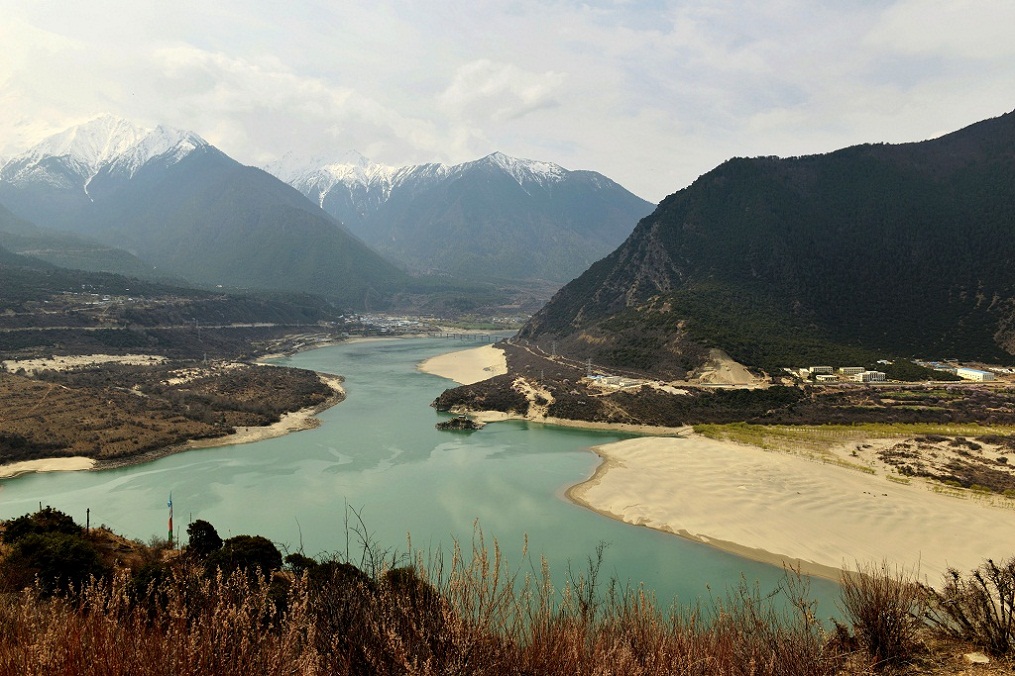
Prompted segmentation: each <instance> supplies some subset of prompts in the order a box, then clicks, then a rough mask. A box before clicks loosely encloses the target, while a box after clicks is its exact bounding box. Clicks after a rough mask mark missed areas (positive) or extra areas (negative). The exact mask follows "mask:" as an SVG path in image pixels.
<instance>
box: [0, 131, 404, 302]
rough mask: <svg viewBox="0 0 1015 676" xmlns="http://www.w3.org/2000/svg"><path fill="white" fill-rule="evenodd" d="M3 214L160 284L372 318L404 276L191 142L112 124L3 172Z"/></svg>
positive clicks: (277, 188)
mask: <svg viewBox="0 0 1015 676" xmlns="http://www.w3.org/2000/svg"><path fill="white" fill-rule="evenodd" d="M0 204H4V205H5V206H7V207H8V208H9V209H10V210H11V211H12V212H13V213H15V214H16V215H17V216H19V217H21V218H24V219H27V220H29V221H32V222H34V223H37V224H39V225H42V226H44V227H47V228H55V229H60V230H65V231H68V232H73V233H76V234H80V235H86V236H89V237H94V238H95V239H98V240H99V241H101V242H104V243H106V244H109V245H114V246H119V247H122V248H124V249H127V250H129V251H131V252H133V253H135V254H136V255H137V256H138V257H140V258H141V259H142V260H144V261H145V262H146V263H148V264H149V265H151V266H153V267H155V268H157V270H158V272H159V274H173V275H178V276H181V277H184V278H186V279H188V280H190V281H192V282H195V283H201V284H206V285H222V286H225V287H245V288H260V289H280V290H287V291H300V292H313V293H320V294H324V295H327V296H329V297H331V298H334V299H336V300H338V301H339V302H341V303H343V304H346V305H349V306H351V307H364V306H366V305H368V304H373V305H375V306H376V304H377V303H379V302H382V301H383V299H384V298H385V297H386V296H387V294H389V293H390V292H391V290H392V289H393V288H394V287H396V286H398V285H399V284H401V283H403V281H404V275H403V273H401V272H400V271H399V270H397V269H396V268H395V267H394V266H393V265H391V264H390V263H388V262H387V261H385V260H384V259H382V258H381V257H379V256H378V255H377V254H376V253H374V252H373V251H372V250H370V249H369V248H368V247H367V246H365V245H364V244H363V243H362V242H360V241H359V240H358V239H357V238H355V237H354V236H352V235H351V234H350V233H349V232H348V231H347V230H346V229H344V228H343V227H342V226H341V225H340V224H339V223H337V222H336V221H335V220H334V219H333V218H331V217H330V216H328V215H327V214H326V213H324V212H323V211H322V210H321V209H320V208H319V207H317V206H315V205H314V204H312V203H310V202H309V201H308V200H306V198H304V197H303V196H302V195H301V194H300V193H299V192H298V191H296V190H294V189H293V188H291V187H289V186H288V185H286V184H284V183H282V182H281V181H279V180H278V179H276V178H274V177H273V176H270V175H269V174H267V173H265V172H263V171H261V170H259V169H255V168H253V167H245V166H243V165H241V164H239V163H238V162H236V161H235V160H233V159H231V158H229V157H228V156H226V155H225V154H224V153H222V152H221V151H219V150H218V149H216V148H215V147H213V146H211V145H210V144H208V143H207V142H205V141H204V140H202V139H201V138H200V137H198V136H197V135H196V134H193V133H190V132H181V131H176V130H170V129H167V128H163V127H158V128H156V129H150V130H148V129H141V128H139V127H136V126H134V125H132V124H130V123H128V122H125V121H122V120H117V119H116V118H112V117H109V116H105V117H101V118H97V119H96V120H93V121H91V122H89V123H86V124H84V125H81V126H79V127H76V128H73V129H70V130H67V131H66V132H63V133H61V134H58V135H56V136H54V137H52V138H50V139H47V140H46V141H43V142H42V143H40V144H39V145H37V146H36V147H34V148H32V149H31V150H29V151H28V152H26V153H24V154H22V155H20V156H18V157H15V158H12V159H11V160H9V161H8V162H7V164H5V165H4V166H3V168H2V169H0Z"/></svg>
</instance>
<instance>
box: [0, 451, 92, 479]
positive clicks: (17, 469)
mask: <svg viewBox="0 0 1015 676" xmlns="http://www.w3.org/2000/svg"><path fill="white" fill-rule="evenodd" d="M93 467H95V460H93V459H91V458H84V457H80V456H73V457H70V458H43V459H41V460H23V461H21V462H12V463H11V464H9V465H0V479H11V478H13V477H16V476H20V475H22V474H28V473H29V472H68V471H76V470H82V469H92V468H93Z"/></svg>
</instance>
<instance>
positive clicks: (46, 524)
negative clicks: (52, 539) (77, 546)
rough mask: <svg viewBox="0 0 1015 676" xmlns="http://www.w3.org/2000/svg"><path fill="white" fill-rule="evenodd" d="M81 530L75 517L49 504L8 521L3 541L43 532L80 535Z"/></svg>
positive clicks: (11, 540) (13, 541) (9, 541)
mask: <svg viewBox="0 0 1015 676" xmlns="http://www.w3.org/2000/svg"><path fill="white" fill-rule="evenodd" d="M81 530H82V529H81V526H79V525H77V524H76V523H75V522H74V519H72V518H71V517H69V516H68V515H66V514H64V513H63V512H61V511H60V510H57V509H53V508H52V507H48V506H47V507H43V508H42V509H40V510H39V511H37V512H35V513H34V514H25V515H23V516H19V517H17V518H16V519H11V520H10V521H8V522H7V527H6V528H5V529H4V531H3V541H4V542H6V543H8V544H13V543H15V542H17V541H18V540H20V539H22V538H23V537H25V536H26V535H33V534H35V535H38V534H43V533H64V534H65V535H80V534H81Z"/></svg>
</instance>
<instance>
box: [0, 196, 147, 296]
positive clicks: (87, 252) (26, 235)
mask: <svg viewBox="0 0 1015 676" xmlns="http://www.w3.org/2000/svg"><path fill="white" fill-rule="evenodd" d="M0 246H4V247H6V248H7V249H9V250H10V251H12V252H14V253H20V254H25V255H28V256H32V257H33V258H38V259H40V260H44V261H46V262H49V263H52V264H53V265H58V266H60V267H64V268H73V269H76V270H91V271H93V272H114V273H117V274H121V275H131V276H134V277H149V278H151V277H154V276H155V273H156V271H155V270H154V269H153V268H152V266H150V265H147V264H145V263H144V262H143V261H141V259H139V258H138V257H137V256H134V255H133V254H131V253H129V252H127V251H124V250H123V249H118V248H115V247H111V246H106V245H104V244H100V243H99V242H97V241H95V240H92V239H88V238H85V237H78V236H75V235H70V234H67V233H60V232H56V231H53V230H47V229H44V228H40V227H38V226H36V225H34V224H32V223H29V222H28V221H25V220H22V219H20V218H18V217H17V216H15V215H14V214H12V213H11V212H10V211H8V210H7V209H6V208H4V207H3V205H0Z"/></svg>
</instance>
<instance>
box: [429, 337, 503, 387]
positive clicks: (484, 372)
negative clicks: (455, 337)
mask: <svg viewBox="0 0 1015 676" xmlns="http://www.w3.org/2000/svg"><path fill="white" fill-rule="evenodd" d="M419 370H420V371H422V372H424V373H430V374H432V375H435V376H440V377H442V378H448V379H449V380H453V381H455V382H456V383H458V384H459V385H471V384H473V383H478V382H479V381H481V380H486V379H487V378H492V377H494V376H499V375H503V374H505V373H507V359H506V358H505V357H504V351H503V350H501V349H500V348H497V347H494V346H493V345H483V346H482V347H474V348H471V349H468V350H459V351H457V352H448V353H447V354H439V355H437V356H436V357H431V358H430V359H427V360H426V361H424V362H423V363H422V364H420V365H419Z"/></svg>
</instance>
